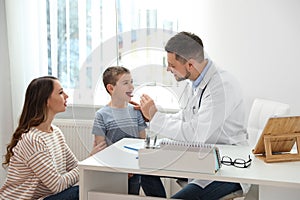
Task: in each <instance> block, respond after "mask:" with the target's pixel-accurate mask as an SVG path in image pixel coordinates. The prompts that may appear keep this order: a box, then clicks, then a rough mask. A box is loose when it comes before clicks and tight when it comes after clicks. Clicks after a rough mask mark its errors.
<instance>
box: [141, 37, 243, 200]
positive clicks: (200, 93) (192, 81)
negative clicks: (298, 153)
mask: <svg viewBox="0 0 300 200" xmlns="http://www.w3.org/2000/svg"><path fill="white" fill-rule="evenodd" d="M165 50H166V51H167V60H168V67H167V71H170V72H171V73H172V74H173V75H174V77H175V79H176V80H177V81H183V80H187V85H186V87H185V88H184V91H183V94H182V95H181V96H180V97H179V103H180V104H181V110H180V111H179V112H178V113H176V114H166V113H163V112H160V111H159V110H158V108H157V107H156V105H155V103H154V101H153V99H151V98H150V97H149V96H148V95H146V94H143V95H142V97H141V100H140V106H141V110H142V112H143V115H144V116H145V117H146V118H148V119H149V120H150V129H151V131H153V132H156V133H159V134H161V135H163V136H164V137H168V138H172V139H175V140H182V141H198V142H205V143H210V144H229V145H232V144H246V140H247V134H246V131H245V130H244V126H243V125H244V121H245V118H244V114H245V113H244V107H243V99H242V93H241V90H240V88H239V87H238V86H239V83H238V82H237V81H236V80H235V78H234V77H233V76H232V75H230V74H229V73H228V72H226V71H224V70H221V69H219V68H217V67H216V65H215V64H214V63H213V62H212V61H211V60H210V59H206V58H205V57H204V50H203V43H202V40H201V39H200V38H199V37H198V36H197V35H195V34H192V33H188V32H180V33H178V34H176V35H175V36H173V37H172V38H171V39H170V40H169V41H168V42H167V44H166V46H165ZM241 189H242V187H241V185H240V184H239V183H229V182H220V181H207V180H190V182H189V184H187V185H186V186H185V187H184V188H183V189H182V190H181V191H179V192H178V193H176V194H175V195H174V196H173V197H172V198H176V199H209V200H212V199H219V198H221V197H224V196H226V195H228V194H231V193H234V192H236V191H241Z"/></svg>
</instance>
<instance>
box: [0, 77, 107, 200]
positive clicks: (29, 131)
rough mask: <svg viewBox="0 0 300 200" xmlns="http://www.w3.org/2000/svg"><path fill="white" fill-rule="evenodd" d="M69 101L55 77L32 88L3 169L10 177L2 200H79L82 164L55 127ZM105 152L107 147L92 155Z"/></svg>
mask: <svg viewBox="0 0 300 200" xmlns="http://www.w3.org/2000/svg"><path fill="white" fill-rule="evenodd" d="M67 98H68V95H67V94H66V93H65V92H64V91H63V88H62V87H61V84H60V82H59V81H58V79H57V78H55V77H52V76H44V77H40V78H36V79H34V80H32V81H31V83H30V84H29V86H28V88H27V90H26V95H25V102H24V106H23V110H22V113H21V117H20V121H19V125H18V127H17V129H16V131H15V132H14V134H13V136H12V139H11V142H10V143H9V144H8V146H7V154H6V155H5V160H4V162H3V166H4V167H8V173H7V179H6V182H5V183H4V185H3V186H2V188H1V189H0V199H45V200H51V199H79V189H78V186H75V184H76V183H77V182H78V180H79V170H78V166H77V164H78V160H77V159H76V157H75V156H74V154H73V153H72V152H71V150H70V148H69V147H68V145H67V144H66V142H65V138H64V136H63V134H62V132H61V130H60V129H59V128H58V127H56V126H54V125H52V121H53V119H54V117H55V115H56V114H57V113H59V112H64V111H65V110H66V106H67ZM103 148H105V143H102V144H101V145H98V146H97V147H96V148H94V149H93V152H92V153H94V152H96V151H99V150H101V149H103Z"/></svg>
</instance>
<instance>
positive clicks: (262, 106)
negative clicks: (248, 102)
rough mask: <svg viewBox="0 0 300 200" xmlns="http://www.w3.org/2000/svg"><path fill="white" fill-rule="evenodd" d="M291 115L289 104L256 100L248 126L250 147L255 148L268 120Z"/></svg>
mask: <svg viewBox="0 0 300 200" xmlns="http://www.w3.org/2000/svg"><path fill="white" fill-rule="evenodd" d="M289 113H290V106H289V105H288V104H284V103H280V102H276V101H271V100H266V99H259V98H256V99H254V101H253V104H252V107H251V110H250V114H249V118H248V125H247V132H248V137H249V145H250V146H251V147H254V146H255V145H256V143H257V141H258V139H259V137H260V134H261V133H262V131H263V129H264V127H265V125H266V123H267V121H268V119H269V118H270V117H275V116H284V115H288V114H289Z"/></svg>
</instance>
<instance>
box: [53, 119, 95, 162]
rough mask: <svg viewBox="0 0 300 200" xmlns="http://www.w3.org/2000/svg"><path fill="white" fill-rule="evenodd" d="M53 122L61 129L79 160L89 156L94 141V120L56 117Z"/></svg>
mask: <svg viewBox="0 0 300 200" xmlns="http://www.w3.org/2000/svg"><path fill="white" fill-rule="evenodd" d="M53 124H54V125H56V126H57V127H59V128H60V129H61V131H62V132H63V134H64V135H65V138H66V142H67V144H68V145H69V147H70V149H71V150H72V152H73V153H74V154H75V156H76V158H77V159H78V160H80V161H81V160H84V159H85V158H87V157H88V155H89V153H90V152H91V150H92V148H93V141H94V135H93V134H92V126H93V121H92V120H75V119H55V120H54V121H53Z"/></svg>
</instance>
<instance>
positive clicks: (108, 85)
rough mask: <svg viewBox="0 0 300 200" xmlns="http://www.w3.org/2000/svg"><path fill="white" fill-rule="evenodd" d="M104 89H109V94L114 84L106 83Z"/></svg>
mask: <svg viewBox="0 0 300 200" xmlns="http://www.w3.org/2000/svg"><path fill="white" fill-rule="evenodd" d="M106 89H107V90H108V91H109V93H110V94H111V93H112V91H113V90H114V86H113V85H112V84H107V85H106Z"/></svg>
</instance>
